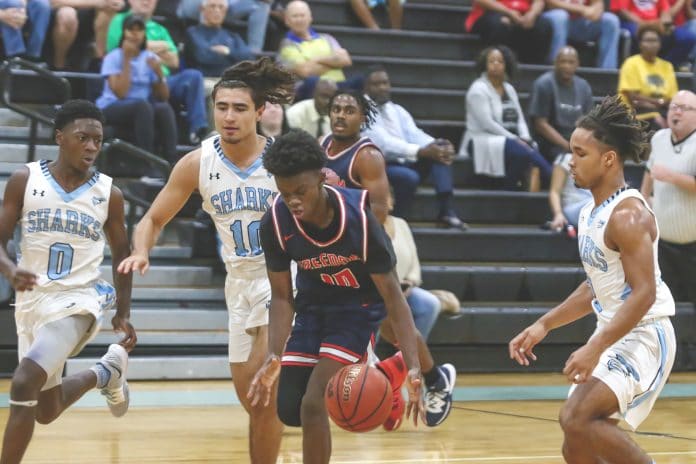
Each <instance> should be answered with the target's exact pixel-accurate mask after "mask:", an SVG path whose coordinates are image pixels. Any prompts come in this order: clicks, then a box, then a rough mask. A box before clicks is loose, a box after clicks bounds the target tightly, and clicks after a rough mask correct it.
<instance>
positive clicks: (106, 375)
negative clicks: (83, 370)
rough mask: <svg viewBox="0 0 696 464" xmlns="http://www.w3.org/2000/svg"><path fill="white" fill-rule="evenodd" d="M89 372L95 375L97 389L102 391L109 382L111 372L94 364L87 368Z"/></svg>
mask: <svg viewBox="0 0 696 464" xmlns="http://www.w3.org/2000/svg"><path fill="white" fill-rule="evenodd" d="M89 370H90V371H92V372H94V373H95V374H96V375H97V388H99V389H102V388H104V387H106V384H107V383H109V380H111V371H109V369H107V368H106V367H104V366H102V365H101V364H95V365H94V366H92V367H90V368H89Z"/></svg>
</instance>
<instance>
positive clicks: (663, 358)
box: [628, 324, 667, 409]
mask: <svg viewBox="0 0 696 464" xmlns="http://www.w3.org/2000/svg"><path fill="white" fill-rule="evenodd" d="M654 325H655V330H656V331H657V339H658V341H659V343H660V367H659V368H658V369H657V374H656V375H655V378H654V379H653V381H652V382H650V386H649V387H648V390H647V391H645V392H643V393H641V394H640V395H638V396H636V397H635V398H634V399H633V401H631V402H630V403H629V404H628V409H633V408H635V407H637V406H639V405H640V404H641V403H643V402H644V401H645V400H646V399H648V398H650V395H652V394H653V393H655V389H656V388H657V387H658V386H659V385H660V383H662V377H663V376H664V375H665V365H666V364H667V341H666V340H665V339H666V335H665V331H664V329H663V328H662V326H660V325H659V324H654Z"/></svg>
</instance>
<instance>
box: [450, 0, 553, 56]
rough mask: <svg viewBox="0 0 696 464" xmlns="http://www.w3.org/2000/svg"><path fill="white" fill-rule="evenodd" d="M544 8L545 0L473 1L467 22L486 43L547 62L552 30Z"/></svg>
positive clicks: (467, 29)
mask: <svg viewBox="0 0 696 464" xmlns="http://www.w3.org/2000/svg"><path fill="white" fill-rule="evenodd" d="M542 11H544V0H474V8H473V10H472V11H471V14H469V16H468V17H467V19H466V22H465V23H464V25H465V28H466V31H467V32H473V33H475V34H479V35H480V36H481V39H482V40H483V42H484V43H485V44H486V45H493V44H501V45H507V46H509V47H510V48H512V49H513V50H514V51H515V53H517V55H518V56H519V58H520V61H522V62H525V63H546V62H547V59H548V54H549V44H550V43H551V34H552V30H551V22H550V21H549V20H548V19H547V18H544V17H543V16H541V13H542Z"/></svg>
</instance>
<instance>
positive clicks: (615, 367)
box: [607, 354, 640, 382]
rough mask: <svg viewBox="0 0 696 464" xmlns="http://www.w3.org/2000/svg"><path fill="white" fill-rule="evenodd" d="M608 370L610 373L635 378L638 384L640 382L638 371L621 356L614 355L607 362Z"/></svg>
mask: <svg viewBox="0 0 696 464" xmlns="http://www.w3.org/2000/svg"><path fill="white" fill-rule="evenodd" d="M607 369H609V370H610V371H619V372H621V373H622V374H623V375H624V376H626V377H633V378H634V379H635V381H636V382H640V376H639V375H638V371H636V370H635V368H634V367H633V366H632V365H631V364H630V363H629V362H628V361H627V360H626V359H625V358H624V357H623V356H621V355H620V354H614V355H612V357H611V358H609V361H607Z"/></svg>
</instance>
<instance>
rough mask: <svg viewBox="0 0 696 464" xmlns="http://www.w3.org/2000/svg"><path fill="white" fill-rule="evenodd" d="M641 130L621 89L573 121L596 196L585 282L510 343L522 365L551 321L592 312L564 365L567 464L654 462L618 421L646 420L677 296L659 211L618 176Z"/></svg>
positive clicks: (579, 164)
mask: <svg viewBox="0 0 696 464" xmlns="http://www.w3.org/2000/svg"><path fill="white" fill-rule="evenodd" d="M647 137H648V131H647V125H646V124H644V123H641V122H640V121H638V120H636V119H635V115H634V114H633V112H632V111H631V110H630V109H629V108H628V107H626V106H625V105H624V104H623V102H622V101H621V100H620V99H619V97H607V98H605V99H604V101H603V102H602V103H601V104H600V105H597V106H596V107H595V108H594V109H593V110H592V111H591V112H590V113H589V114H587V115H586V116H584V117H582V118H581V119H580V120H579V121H578V123H577V128H576V129H575V131H574V132H573V134H572V136H571V138H570V147H571V150H572V151H573V158H572V160H571V162H570V168H571V174H572V175H573V177H574V179H575V183H576V184H577V186H578V187H580V188H585V189H588V190H590V191H591V192H592V196H593V197H594V198H593V199H592V200H590V201H589V202H588V204H587V205H586V206H585V207H584V208H583V209H582V210H581V211H580V220H579V224H578V226H579V230H578V242H579V246H580V257H581V259H582V263H583V267H584V268H585V272H586V274H587V282H585V283H583V284H581V285H580V286H579V287H578V288H577V290H575V291H574V292H573V293H572V294H571V295H570V296H569V297H568V298H567V299H566V300H565V301H564V302H563V303H561V304H560V305H558V306H557V307H555V308H554V309H552V310H551V311H549V312H548V313H546V314H545V315H544V316H542V317H541V318H540V319H539V320H538V321H537V322H535V323H534V324H532V325H531V326H529V327H528V328H526V329H525V330H524V331H523V332H522V333H520V334H519V335H518V336H516V337H515V338H514V339H513V340H512V341H511V342H510V346H509V350H510V357H511V358H512V359H514V360H516V361H517V362H518V363H519V364H521V365H524V366H527V365H529V362H530V361H534V360H536V356H535V355H534V352H533V351H532V350H533V348H534V347H535V346H536V345H537V344H538V343H539V342H541V340H542V339H543V338H544V337H545V336H546V334H547V333H548V332H549V331H550V330H553V329H555V328H558V327H562V326H564V325H566V324H569V323H571V322H573V321H575V320H578V319H580V318H581V317H583V316H585V315H587V314H590V313H592V312H594V313H595V315H596V317H597V329H596V330H595V332H594V334H593V335H592V337H590V339H589V340H588V342H587V343H586V344H585V345H584V346H582V347H581V348H580V349H578V350H576V351H575V352H573V353H572V354H571V355H570V357H569V358H568V360H567V361H566V364H565V368H564V369H563V373H564V374H565V375H566V376H567V377H568V380H569V381H571V382H573V383H574V385H573V387H571V391H570V394H569V396H568V400H567V401H566V403H565V405H564V406H563V409H562V410H561V415H560V422H561V427H562V428H563V433H564V437H565V440H564V442H563V456H564V457H565V460H566V462H567V463H569V464H596V463H600V464H604V463H611V464H654V461H653V460H652V459H651V458H650V457H649V456H648V455H647V454H646V453H645V451H643V450H641V449H640V448H639V447H638V445H637V444H636V443H635V442H634V441H633V440H631V438H630V437H629V436H628V434H627V433H626V432H624V431H623V430H621V429H620V428H619V427H617V423H618V421H619V420H620V419H623V420H624V421H626V422H627V423H628V424H629V425H630V426H631V428H633V429H634V430H635V429H636V428H637V427H638V426H639V425H640V424H641V422H643V420H645V418H646V417H647V416H648V414H649V413H650V411H651V409H652V407H653V405H654V403H655V400H656V399H657V397H658V395H659V394H660V391H661V390H662V388H663V386H664V384H665V383H666V381H667V378H668V377H669V373H670V371H671V370H672V364H673V363H674V355H675V351H676V342H675V338H674V330H673V328H672V324H671V322H670V320H669V316H672V315H674V300H673V299H672V294H671V293H670V291H669V288H667V285H665V283H664V282H663V281H662V279H661V277H660V269H659V266H658V264H657V262H658V261H657V243H658V239H659V235H660V234H659V230H658V227H657V223H656V221H655V216H654V214H653V212H652V211H651V210H650V208H649V206H648V204H647V202H646V201H645V199H644V198H643V196H642V195H641V194H640V192H638V191H637V190H635V189H631V188H629V187H628V186H627V185H626V180H625V178H624V162H625V161H626V160H632V161H634V162H640V161H644V160H645V159H647V157H648V153H649V148H650V145H649V144H648V139H647Z"/></svg>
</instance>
